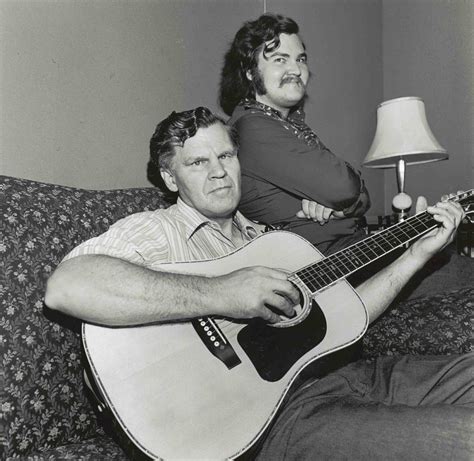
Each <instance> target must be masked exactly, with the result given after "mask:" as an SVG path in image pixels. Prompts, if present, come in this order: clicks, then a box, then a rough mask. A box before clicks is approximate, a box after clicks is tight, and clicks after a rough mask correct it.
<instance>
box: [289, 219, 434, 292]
mask: <svg viewBox="0 0 474 461" xmlns="http://www.w3.org/2000/svg"><path fill="white" fill-rule="evenodd" d="M438 225H439V223H438V222H437V221H435V219H434V218H433V217H432V216H431V215H430V214H429V213H428V212H426V211H425V212H422V213H419V214H417V215H415V216H412V217H411V218H408V219H407V220H405V221H402V222H400V223H397V224H395V225H393V226H391V227H389V228H388V229H385V230H383V231H381V232H378V233H377V234H375V235H372V236H371V237H368V238H366V239H364V240H362V241H360V242H357V243H355V244H353V245H351V246H350V247H348V248H345V249H343V250H341V251H338V252H337V253H334V254H333V255H331V256H328V257H327V258H324V259H322V260H320V261H318V262H317V263H315V264H313V265H310V266H307V267H305V268H303V269H301V270H299V271H298V272H296V273H295V275H296V276H297V277H298V278H299V279H300V280H301V281H302V282H303V283H304V284H305V285H306V286H307V287H308V289H309V290H310V291H311V293H312V294H315V293H316V292H318V291H319V290H321V289H322V288H325V287H327V286H329V285H331V284H333V283H334V282H336V281H338V280H340V279H342V278H345V277H347V276H348V275H350V274H352V273H353V272H355V271H357V270H359V269H361V268H362V267H364V266H367V265H368V264H370V263H371V262H372V261H375V260H376V259H378V258H380V257H382V256H384V255H386V254H388V253H390V252H391V251H393V250H395V249H397V248H399V247H401V246H403V245H405V244H407V243H408V242H410V241H412V240H413V239H416V238H417V237H419V236H421V235H423V234H425V233H427V232H429V231H430V230H431V229H434V228H435V227H437V226H438Z"/></svg>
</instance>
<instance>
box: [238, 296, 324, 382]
mask: <svg viewBox="0 0 474 461" xmlns="http://www.w3.org/2000/svg"><path fill="white" fill-rule="evenodd" d="M302 305H303V304H302ZM326 331H327V324H326V318H325V317H324V314H323V312H322V310H321V308H320V307H319V305H318V304H317V303H316V301H314V300H313V301H312V304H311V308H309V310H308V313H307V315H306V316H305V318H304V320H301V321H299V322H297V323H296V324H294V325H293V326H290V327H288V328H274V327H273V326H270V325H269V324H267V323H265V322H263V321H261V320H254V321H252V322H251V323H249V324H248V325H247V326H246V327H244V328H243V329H242V330H241V331H240V332H239V334H238V335H237V340H238V341H239V343H240V345H241V347H242V348H243V349H244V351H245V352H246V354H247V355H248V357H249V359H250V360H251V362H252V363H253V365H254V367H255V369H256V370H257V372H258V374H259V375H260V376H261V378H262V379H264V380H265V381H270V382H274V381H278V380H279V379H281V378H282V377H283V376H284V375H285V374H286V373H287V372H288V371H289V370H290V368H291V367H292V366H293V365H294V364H295V363H296V362H297V361H298V360H299V359H300V358H301V357H302V356H303V355H304V354H306V352H308V351H310V350H311V349H313V348H314V347H316V346H317V345H318V344H319V343H320V342H321V341H322V340H323V339H324V337H325V336H326Z"/></svg>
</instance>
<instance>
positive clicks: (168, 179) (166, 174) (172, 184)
mask: <svg viewBox="0 0 474 461" xmlns="http://www.w3.org/2000/svg"><path fill="white" fill-rule="evenodd" d="M160 175H161V177H162V178H163V181H164V182H165V184H166V187H167V188H168V189H169V190H170V191H171V192H178V186H177V184H176V181H175V179H174V176H173V174H172V173H171V172H170V171H169V170H160Z"/></svg>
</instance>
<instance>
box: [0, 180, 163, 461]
mask: <svg viewBox="0 0 474 461" xmlns="http://www.w3.org/2000/svg"><path fill="white" fill-rule="evenodd" d="M167 205H168V204H167V202H166V200H165V199H164V197H163V194H162V193H161V191H160V190H159V189H156V188H142V189H125V190H109V191H93V190H82V189H75V188H71V187H65V186H58V185H53V184H43V183H39V182H34V181H30V180H25V179H17V178H11V177H5V176H0V303H1V314H0V351H1V355H2V362H3V363H2V365H3V374H4V376H3V377H4V381H5V382H4V385H2V386H0V387H2V389H1V390H0V392H3V395H2V399H1V401H2V404H1V405H2V408H1V410H2V411H1V412H2V415H3V422H4V427H5V429H4V433H5V438H4V440H3V441H2V443H3V444H4V447H3V448H4V455H5V456H6V457H8V456H25V455H27V454H28V453H32V452H35V451H38V450H45V449H49V448H54V447H57V446H61V445H65V444H68V443H75V442H79V441H81V440H84V439H87V438H90V437H93V436H95V435H97V433H98V432H99V433H100V431H101V429H100V428H98V426H97V422H96V418H95V416H94V413H93V411H92V407H91V405H90V404H89V402H88V400H87V399H86V397H85V395H84V391H83V382H82V365H81V348H80V334H79V331H80V330H79V328H80V323H79V322H78V321H76V320H75V319H71V318H67V317H66V316H61V315H59V314H58V313H54V312H52V311H50V310H49V309H47V308H46V307H45V306H44V303H43V298H44V291H45V284H46V280H47V279H48V277H49V275H50V274H51V273H52V271H53V270H54V269H55V267H56V266H57V265H58V264H59V262H60V261H61V260H62V258H63V257H64V256H65V255H66V254H67V253H68V252H69V251H70V250H71V249H72V248H74V247H75V246H76V245H78V244H79V243H80V242H82V241H84V240H86V239H88V238H91V237H93V236H95V235H98V234H100V233H102V232H104V231H105V230H106V229H108V227H109V226H110V225H111V224H113V223H114V222H115V221H117V220H118V219H120V218H122V217H124V216H127V215H129V214H132V213H136V212H139V211H144V210H154V209H157V208H163V207H165V206H167ZM0 419H2V418H0Z"/></svg>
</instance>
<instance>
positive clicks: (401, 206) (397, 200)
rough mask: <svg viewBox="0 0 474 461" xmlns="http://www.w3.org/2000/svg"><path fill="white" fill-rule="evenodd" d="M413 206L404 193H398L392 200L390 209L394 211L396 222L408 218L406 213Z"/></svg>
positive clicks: (409, 198)
mask: <svg viewBox="0 0 474 461" xmlns="http://www.w3.org/2000/svg"><path fill="white" fill-rule="evenodd" d="M412 204H413V200H412V199H411V197H410V196H409V195H408V194H405V192H400V193H398V194H397V195H395V197H393V200H392V207H393V208H394V209H395V212H396V213H395V214H396V215H397V218H398V221H403V220H404V219H405V218H406V217H407V216H408V211H409V210H410V208H411V206H412Z"/></svg>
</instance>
